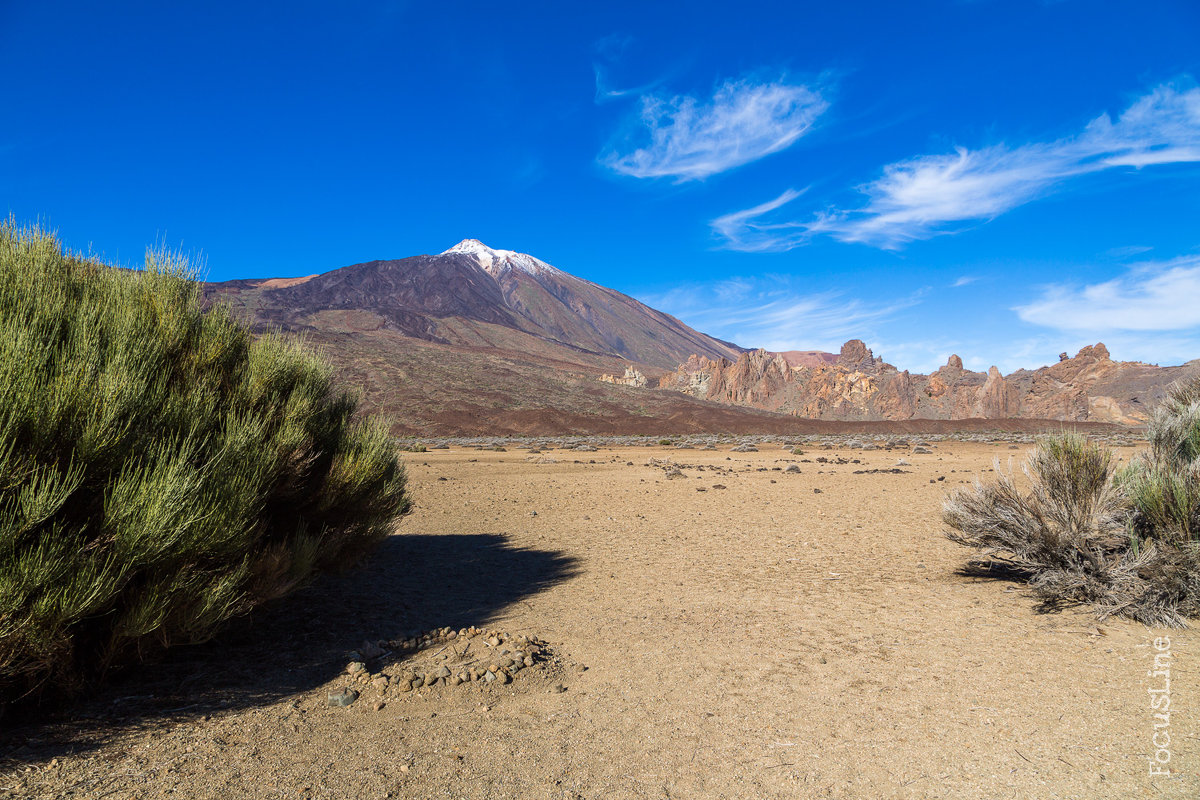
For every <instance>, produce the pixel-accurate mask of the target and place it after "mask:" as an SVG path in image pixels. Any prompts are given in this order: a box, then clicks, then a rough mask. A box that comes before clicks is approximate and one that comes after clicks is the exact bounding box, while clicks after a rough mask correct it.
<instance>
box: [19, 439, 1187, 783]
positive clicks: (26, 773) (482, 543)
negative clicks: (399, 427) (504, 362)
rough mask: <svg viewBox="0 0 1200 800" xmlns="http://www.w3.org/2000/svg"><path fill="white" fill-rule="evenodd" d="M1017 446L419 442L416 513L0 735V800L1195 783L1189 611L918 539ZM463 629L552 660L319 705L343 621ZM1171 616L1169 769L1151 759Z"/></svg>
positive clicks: (395, 629)
mask: <svg viewBox="0 0 1200 800" xmlns="http://www.w3.org/2000/svg"><path fill="white" fill-rule="evenodd" d="M1121 452H1122V453H1124V454H1125V455H1126V456H1128V453H1129V452H1130V450H1128V449H1122V450H1121ZM1020 454H1021V453H1020V452H1019V451H1015V450H1010V449H1009V448H1008V446H1007V444H977V443H955V442H941V443H939V444H938V446H937V447H935V448H934V449H933V452H932V453H931V454H928V455H913V454H911V453H910V452H909V451H908V450H898V449H897V450H893V451H890V452H888V451H871V452H859V451H847V450H833V451H822V450H815V449H814V450H810V452H809V453H808V454H807V455H802V456H793V455H791V453H790V452H787V451H784V450H782V449H778V448H777V447H774V446H760V452H757V453H731V452H729V448H728V446H722V447H721V449H719V450H717V451H705V450H674V449H666V448H624V449H619V450H606V449H601V450H600V451H599V452H594V453H582V452H572V451H565V450H554V451H550V452H545V453H541V454H536V455H529V454H526V453H524V452H521V451H517V450H512V449H510V450H509V451H508V452H490V451H477V450H463V449H458V450H449V451H433V452H429V453H421V454H411V455H410V456H409V463H410V473H411V476H412V478H413V483H414V489H415V493H416V499H417V504H418V508H417V510H416V512H415V513H414V514H413V515H412V516H411V517H410V518H408V519H406V520H405V521H404V523H403V524H402V526H401V532H400V534H399V535H397V536H394V537H392V538H391V539H389V540H388V541H387V542H386V543H385V544H384V545H383V546H382V548H381V549H380V551H379V552H378V553H377V554H376V556H375V558H374V559H373V560H372V562H371V564H370V565H369V566H368V567H365V568H363V569H361V570H357V571H351V572H349V573H347V574H346V575H344V576H341V577H338V578H334V579H327V580H324V581H322V582H321V583H319V584H318V585H316V586H314V587H312V588H311V589H310V590H307V591H305V592H303V593H301V594H300V595H297V596H295V597H293V598H290V599H288V600H286V601H283V602H281V603H279V604H278V605H276V606H274V607H272V608H270V609H268V610H267V611H265V612H262V613H260V614H259V615H257V616H256V617H255V619H253V620H251V621H250V622H248V623H246V624H242V625H239V626H237V627H236V629H234V630H232V631H230V632H229V633H228V634H227V635H225V636H223V637H222V639H221V641H219V642H216V643H213V644H211V645H206V646H203V647H198V648H194V649H192V650H187V651H180V652H177V653H174V654H172V656H171V657H170V659H168V660H167V661H166V662H165V663H162V664H160V665H157V666H154V667H150V668H146V669H143V670H140V671H138V672H136V673H134V674H130V675H127V676H125V677H124V678H123V679H122V680H121V681H120V682H118V683H117V684H115V685H113V686H110V687H109V688H107V689H105V690H104V691H103V692H102V693H101V694H99V695H97V696H96V697H94V698H90V699H88V700H87V701H86V702H84V703H82V704H80V705H77V706H76V707H74V708H72V709H70V710H68V711H66V712H59V714H58V715H57V716H55V717H53V718H48V719H45V720H42V721H40V722H39V723H38V724H35V725H28V724H27V725H26V726H25V727H22V728H18V729H15V730H10V731H9V732H8V733H7V734H6V735H5V736H4V737H3V739H2V740H0V756H4V757H5V758H6V760H5V761H4V762H3V770H4V771H3V774H0V796H8V797H88V798H99V797H103V798H106V799H107V800H116V798H159V797H178V798H222V800H228V799H229V798H241V797H253V798H278V797H293V798H307V797H311V798H356V799H357V798H384V797H393V798H434V797H447V798H451V797H453V798H459V797H466V798H564V797H565V798H580V797H582V798H594V797H603V798H635V797H636V798H687V797H727V798H797V797H833V798H892V797H895V798H907V797H929V798H935V797H936V798H965V797H970V798H1012V797H1022V798H1026V797H1028V798H1034V797H1038V798H1048V797H1059V798H1122V799H1124V798H1134V797H1197V796H1200V666H1198V665H1200V638H1198V637H1197V635H1196V633H1194V632H1193V631H1190V630H1189V631H1161V630H1152V629H1147V628H1144V627H1142V626H1140V625H1136V624H1132V623H1128V622H1124V621H1120V620H1109V621H1106V622H1103V623H1097V622H1096V620H1095V619H1094V617H1092V616H1090V615H1089V614H1087V613H1085V612H1083V611H1066V612H1062V613H1056V614H1038V613H1036V611H1035V609H1034V601H1033V600H1032V599H1031V598H1030V597H1029V595H1028V593H1027V592H1026V591H1025V590H1023V589H1022V588H1020V587H1019V586H1016V585H1014V584H1010V583H1006V582H1003V581H994V580H981V579H978V578H972V577H967V576H965V575H964V574H962V573H961V568H962V567H963V565H964V562H965V561H966V559H967V558H968V556H969V555H970V554H969V553H968V552H966V551H964V550H963V549H962V548H960V547H958V546H957V545H954V544H952V543H951V542H949V541H948V540H946V539H945V538H943V537H942V536H941V535H940V533H939V529H940V524H939V522H938V510H939V504H940V500H941V498H942V496H943V495H944V493H945V492H946V491H947V489H949V488H952V487H954V486H957V485H959V484H960V482H963V481H971V480H973V479H974V478H976V477H980V476H984V477H986V475H987V474H988V470H989V469H990V468H991V465H992V461H993V459H994V458H997V457H999V458H1000V459H1001V460H1002V461H1007V459H1008V457H1009V456H1010V455H1016V456H1019V455H1020ZM839 455H840V456H843V457H845V458H847V459H849V463H846V464H828V463H826V464H819V463H816V462H815V458H816V457H818V456H826V457H829V458H836V457H837V456H839ZM901 457H903V458H904V459H905V460H907V461H909V462H911V464H912V466H911V467H910V466H902V467H900V469H901V470H903V471H902V472H901V473H900V474H895V473H891V472H886V473H874V474H871V473H866V474H855V471H856V470H870V469H891V468H893V466H894V465H895V464H896V461H897V460H898V459H899V458H901ZM651 458H657V459H664V460H671V461H674V462H676V463H677V464H678V465H680V466H681V467H682V470H681V471H682V473H683V477H680V478H676V479H668V478H667V477H666V469H665V468H664V466H660V465H652V464H650V459H651ZM803 459H813V460H810V461H808V462H805V461H803ZM853 459H858V460H859V462H860V463H857V464H856V463H853ZM628 462H632V465H629V464H628ZM792 464H797V465H798V466H799V467H800V468H801V470H802V472H801V473H800V474H786V473H784V472H783V471H782V469H784V468H786V467H788V466H790V465H792ZM700 467H703V469H700ZM776 468H781V469H778V470H777V469H776ZM940 476H941V477H944V478H945V480H944V481H941V482H938V481H937V478H938V477H940ZM442 478H445V479H446V480H441V479H442ZM931 479H932V480H933V481H934V482H932V483H931V482H930V481H931ZM717 486H724V487H726V488H723V489H721V488H716V487H717ZM818 489H819V490H821V491H820V492H819V493H818V492H816V491H815V490H818ZM700 490H704V491H700ZM532 512H537V513H536V516H534V515H532ZM469 625H479V626H481V627H488V628H494V629H498V630H504V631H509V632H511V633H513V634H514V635H518V634H525V635H529V636H537V637H539V638H540V639H542V640H544V641H545V642H546V643H547V649H548V650H549V651H550V652H553V653H554V654H555V658H556V659H557V661H556V663H555V665H554V666H553V668H550V667H547V668H540V667H539V668H532V669H528V670H525V671H523V672H522V673H521V674H519V675H518V676H517V677H516V678H515V680H514V681H513V682H512V683H510V684H508V685H504V686H496V685H494V684H493V685H492V686H491V687H490V688H484V687H482V686H480V685H479V684H477V683H473V684H469V685H463V686H458V687H449V686H434V687H430V688H425V689H420V690H417V691H414V692H407V693H404V694H390V693H389V694H387V695H382V696H381V695H379V694H378V693H376V694H373V693H372V692H373V691H375V690H373V689H372V688H370V684H369V683H366V684H365V686H364V688H363V695H362V697H361V698H360V699H359V700H358V701H357V702H355V703H354V704H353V705H351V706H349V707H348V708H330V707H328V705H327V702H326V698H327V695H328V694H329V693H330V692H332V691H336V690H339V689H341V688H342V687H343V686H345V685H347V679H346V676H345V675H344V673H343V670H344V668H345V666H346V662H347V660H348V651H350V650H351V649H354V648H356V647H357V646H358V645H359V644H360V642H362V641H363V639H367V638H370V639H393V638H396V637H403V636H407V635H411V633H412V631H414V630H417V629H420V630H427V629H430V628H439V627H441V626H450V627H453V628H455V629H458V628H462V627H466V626H469ZM1164 635H1165V636H1169V637H1170V641H1171V651H1172V654H1173V658H1172V661H1171V667H1172V669H1171V687H1172V694H1171V701H1172V703H1171V711H1172V714H1171V717H1170V728H1169V732H1170V738H1171V744H1170V752H1171V766H1172V768H1173V769H1174V774H1173V776H1172V777H1170V778H1152V777H1150V776H1149V774H1148V760H1147V759H1148V757H1149V756H1150V755H1151V754H1152V752H1153V745H1152V742H1151V737H1152V735H1153V733H1154V729H1153V727H1152V726H1153V721H1154V720H1153V718H1152V716H1151V714H1152V711H1151V709H1150V707H1149V696H1150V695H1149V694H1148V689H1149V688H1151V686H1152V684H1153V685H1158V683H1159V682H1158V681H1157V680H1156V679H1153V678H1151V677H1148V675H1147V670H1148V669H1149V668H1150V664H1151V653H1152V650H1153V646H1152V642H1153V641H1154V640H1155V637H1162V636H1164ZM429 655H430V656H432V655H433V654H429ZM396 658H398V656H386V657H384V658H383V659H381V660H378V661H376V662H369V663H368V669H369V670H371V671H373V672H378V671H382V670H389V671H393V672H394V671H396V668H397V666H398V665H397V663H396V662H395V661H394V659H396ZM389 660H391V661H389ZM385 662H387V663H385ZM400 666H402V665H400ZM584 666H586V669H584V668H583V667H584ZM556 683H562V684H564V685H565V687H566V691H565V692H561V693H559V692H555V691H553V687H554V684H556ZM380 699H382V700H384V701H385V703H386V704H385V705H384V707H383V708H381V709H379V710H375V706H376V705H377V701H378V700H380ZM1160 741H1161V738H1160Z"/></svg>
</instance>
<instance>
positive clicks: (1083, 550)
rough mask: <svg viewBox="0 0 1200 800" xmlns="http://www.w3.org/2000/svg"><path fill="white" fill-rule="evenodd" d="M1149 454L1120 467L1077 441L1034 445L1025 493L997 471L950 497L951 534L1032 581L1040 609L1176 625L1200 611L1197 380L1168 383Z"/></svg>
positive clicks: (1062, 438) (1055, 439)
mask: <svg viewBox="0 0 1200 800" xmlns="http://www.w3.org/2000/svg"><path fill="white" fill-rule="evenodd" d="M1149 437H1150V447H1149V449H1148V450H1146V451H1145V452H1142V453H1140V454H1139V455H1137V456H1136V457H1135V458H1134V459H1133V460H1132V461H1131V462H1130V463H1129V464H1128V465H1127V466H1126V467H1124V468H1123V469H1120V470H1118V469H1115V465H1114V459H1113V455H1112V452H1111V451H1109V450H1108V449H1107V448H1105V447H1104V446H1102V445H1100V444H1097V443H1094V442H1090V441H1088V440H1087V439H1086V438H1084V437H1082V436H1080V435H1077V434H1065V435H1059V436H1049V437H1045V438H1043V439H1040V440H1039V441H1038V445H1037V447H1036V449H1035V450H1034V452H1033V453H1032V454H1031V455H1030V456H1029V458H1028V460H1027V461H1026V464H1025V470H1024V471H1025V474H1026V476H1027V477H1028V479H1029V488H1028V491H1022V490H1021V489H1020V488H1019V487H1018V485H1017V481H1016V479H1015V476H1013V475H1012V474H1008V473H1003V472H1000V471H999V470H997V472H999V473H1000V474H999V477H998V478H997V479H996V480H995V481H994V482H992V483H988V484H976V485H975V486H974V487H973V488H970V489H965V490H960V491H958V492H956V493H955V494H953V495H951V496H950V497H949V498H948V499H947V500H946V503H945V506H944V508H943V519H944V520H945V522H946V524H947V525H948V526H949V527H950V528H951V531H950V532H949V533H948V534H947V535H948V536H949V537H950V538H951V539H952V540H954V541H956V542H959V543H960V544H964V545H968V546H970V547H975V548H978V549H981V550H983V551H984V553H985V555H986V557H987V561H986V562H976V564H975V566H976V567H985V568H988V569H991V568H993V567H995V566H1000V567H1002V568H1005V569H1007V570H1010V571H1011V572H1013V573H1014V574H1015V575H1017V576H1019V577H1021V578H1023V579H1025V580H1027V581H1028V583H1029V585H1030V586H1031V587H1032V588H1033V590H1034V591H1035V593H1036V594H1037V596H1038V597H1039V598H1040V599H1041V601H1042V604H1043V606H1044V607H1045V608H1047V609H1050V608H1057V607H1061V606H1063V605H1068V604H1075V603H1086V604H1090V605H1092V606H1094V607H1095V609H1096V610H1097V612H1098V613H1099V614H1100V616H1101V617H1107V616H1110V615H1119V616H1124V617H1129V618H1131V619H1134V620H1137V621H1139V622H1143V623H1145V624H1147V625H1165V626H1183V625H1185V624H1186V623H1185V620H1186V618H1187V617H1194V616H1198V615H1200V379H1197V380H1193V381H1191V382H1189V383H1186V384H1182V385H1178V386H1175V387H1173V388H1172V389H1171V391H1170V393H1169V396H1168V399H1167V401H1166V402H1165V403H1164V404H1163V405H1162V406H1161V407H1160V408H1158V409H1157V410H1156V411H1155V413H1154V415H1153V417H1152V419H1151V422H1150V426H1149Z"/></svg>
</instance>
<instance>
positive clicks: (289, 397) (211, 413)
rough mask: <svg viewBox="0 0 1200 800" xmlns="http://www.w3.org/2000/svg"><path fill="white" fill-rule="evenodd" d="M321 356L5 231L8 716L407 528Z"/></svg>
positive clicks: (195, 293)
mask: <svg viewBox="0 0 1200 800" xmlns="http://www.w3.org/2000/svg"><path fill="white" fill-rule="evenodd" d="M355 409H356V401H355V399H354V398H353V397H351V396H349V395H347V394H346V393H344V392H342V391H340V390H339V389H337V388H336V387H335V386H334V384H333V382H332V378H331V370H330V368H329V367H328V365H327V364H325V363H324V362H323V361H322V360H321V359H319V358H317V357H316V356H314V355H312V354H311V353H309V352H308V351H306V350H305V349H304V348H303V347H302V346H301V345H299V344H297V343H294V342H289V341H286V340H284V339H281V338H278V337H274V336H265V337H261V338H258V339H252V338H251V336H250V335H249V333H248V332H247V331H246V330H245V329H244V328H243V327H242V326H240V325H239V324H237V323H236V322H235V321H234V319H233V318H232V317H231V316H230V314H229V313H228V312H227V311H226V310H225V309H223V308H215V309H213V310H211V311H209V312H207V313H204V312H202V311H201V306H200V298H199V287H198V285H197V283H196V282H195V281H194V280H192V277H191V272H190V271H189V267H188V265H187V262H186V260H185V259H183V258H182V257H181V256H179V255H177V254H171V253H166V252H152V253H150V254H149V255H148V256H147V261H146V269H145V270H144V271H141V272H133V271H127V270H117V269H113V268H109V267H106V266H104V265H101V264H98V263H96V262H94V261H91V260H87V259H84V258H80V257H73V256H70V255H67V254H64V252H63V250H62V246H61V244H60V243H59V242H58V240H57V239H56V238H55V237H54V236H52V235H50V234H47V233H45V232H43V231H41V230H39V229H37V228H30V227H19V226H17V225H16V224H15V223H14V222H13V221H12V220H9V221H8V222H7V223H3V224H0V702H6V701H9V700H12V699H14V698H16V697H19V696H23V695H26V694H29V693H32V692H36V691H38V690H41V689H44V688H46V687H54V688H56V689H65V690H70V689H73V688H78V687H79V686H82V685H85V684H86V683H87V681H88V680H89V679H91V678H94V677H96V676H98V675H100V674H102V673H103V672H104V671H105V670H106V669H108V668H110V667H112V666H115V665H119V664H123V663H127V662H129V661H132V660H136V659H138V658H140V657H141V656H143V655H145V654H146V653H147V652H148V651H151V650H154V649H157V648H161V647H164V646H168V645H172V644H176V643H182V642H197V641H201V640H204V639H206V638H208V637H210V636H211V635H212V634H213V632H214V631H215V630H216V629H217V628H218V627H219V626H220V624H221V623H222V622H224V621H225V620H227V619H229V618H230V617H232V616H234V615H237V614H240V613H242V612H245V611H246V610H248V609H250V608H251V607H253V606H255V605H256V604H259V603H262V602H263V601H266V600H269V599H271V598H275V597H279V596H280V595H283V594H285V593H287V592H289V591H291V590H293V589H295V588H297V587H298V586H300V585H302V584H304V583H305V582H306V581H307V580H309V578H310V577H311V576H312V575H313V574H314V572H315V571H318V570H322V569H326V568H330V567H334V566H339V565H341V564H344V563H347V562H349V561H350V560H352V559H354V558H355V557H356V556H358V555H359V554H361V553H363V552H364V551H365V550H366V549H367V548H369V547H370V546H371V545H372V544H373V543H374V542H375V541H376V540H377V539H378V538H380V537H381V536H382V535H384V534H385V533H386V532H387V531H388V530H389V529H390V528H391V527H392V525H393V523H394V521H395V520H396V518H397V517H398V516H399V515H401V514H403V513H405V512H406V511H407V510H408V506H409V501H408V499H407V495H406V493H405V476H404V472H403V469H402V467H401V465H400V463H399V462H398V460H397V458H396V454H395V450H394V448H393V446H392V443H391V441H390V439H389V437H388V435H387V432H386V429H385V428H384V427H383V426H381V425H379V424H374V423H369V422H358V421H354V419H353V417H354V414H355Z"/></svg>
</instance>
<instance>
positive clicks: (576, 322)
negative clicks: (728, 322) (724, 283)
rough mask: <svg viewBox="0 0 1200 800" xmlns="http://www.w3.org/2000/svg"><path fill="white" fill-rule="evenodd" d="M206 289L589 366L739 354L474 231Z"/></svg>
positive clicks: (255, 314) (281, 321)
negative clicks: (470, 235)
mask: <svg viewBox="0 0 1200 800" xmlns="http://www.w3.org/2000/svg"><path fill="white" fill-rule="evenodd" d="M208 294H209V295H210V296H211V297H219V298H222V299H224V300H226V301H228V302H230V303H231V304H232V305H234V306H237V307H241V308H243V309H244V310H245V311H246V312H247V313H248V314H249V315H250V316H251V317H252V318H253V319H254V320H255V321H256V322H258V323H260V324H267V325H274V326H277V327H282V328H284V329H287V330H306V329H315V330H329V329H340V330H344V331H348V332H369V331H372V330H378V329H386V330H390V331H395V332H397V333H401V334H403V335H405V336H411V337H414V338H418V339H424V340H426V341H430V342H436V343H440V344H454V345H462V346H472V347H483V348H494V349H496V350H500V351H509V352H513V353H521V352H535V353H540V354H542V355H544V356H546V357H557V358H559V359H565V360H568V361H574V362H576V363H578V364H579V365H580V366H583V367H586V368H589V369H594V368H597V367H599V366H600V363H599V362H598V361H596V359H595V358H594V357H600V358H604V359H612V358H616V359H623V360H626V361H632V362H635V363H638V364H642V365H647V366H650V367H656V368H658V370H659V371H666V370H671V369H674V368H675V367H676V365H678V364H679V363H680V362H681V361H683V360H684V359H685V358H687V357H688V356H689V355H690V354H692V353H700V354H702V355H705V356H707V357H710V358H737V357H738V355H739V354H740V353H741V348H739V347H737V346H735V345H732V344H730V343H728V342H722V341H720V340H718V339H714V338H712V337H710V336H706V335H705V334H702V333H699V332H698V331H695V330H693V329H691V328H689V327H688V326H687V325H684V324H683V323H682V322H680V321H679V320H677V319H675V318H674V317H672V316H670V315H669V314H664V313H662V312H661V311H656V310H655V309H652V308H650V307H648V306H646V305H644V304H642V303H640V302H638V301H637V300H634V299H633V298H632V297H629V296H627V295H624V294H621V293H620V292H617V291H614V290H613V289H607V288H605V287H603V286H598V285H597V284H594V283H591V282H590V281H586V280H583V279H582V278H577V277H575V276H574V275H571V274H570V273H567V272H564V271H562V270H560V269H557V268H556V267H553V266H551V265H549V264H547V263H545V262H543V261H540V260H539V259H536V258H534V257H533V256H529V255H526V254H524V253H516V252H513V251H509V250H494V249H492V248H490V247H487V246H486V245H484V244H483V243H481V242H479V241H477V240H474V239H466V240H463V241H462V242H460V243H459V244H457V245H455V246H454V247H451V248H450V249H449V250H446V251H444V252H442V253H440V254H438V255H433V256H428V255H427V256H414V257H411V258H404V259H399V260H394V261H371V262H368V263H365V264H355V265H353V266H349V267H343V268H341V269H337V270H333V271H332V272H327V273H324V274H321V275H315V276H310V277H308V278H300V279H284V280H280V279H275V280H267V281H230V282H226V283H218V284H210V285H209V287H208ZM531 339H532V340H531ZM533 340H537V341H533ZM555 351H558V352H555Z"/></svg>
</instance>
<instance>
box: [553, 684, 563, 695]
mask: <svg viewBox="0 0 1200 800" xmlns="http://www.w3.org/2000/svg"><path fill="white" fill-rule="evenodd" d="M566 690H567V687H565V686H563V685H562V684H561V683H556V684H554V686H552V687H551V688H550V691H551V692H553V693H554V694H562V693H563V692H565V691H566Z"/></svg>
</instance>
